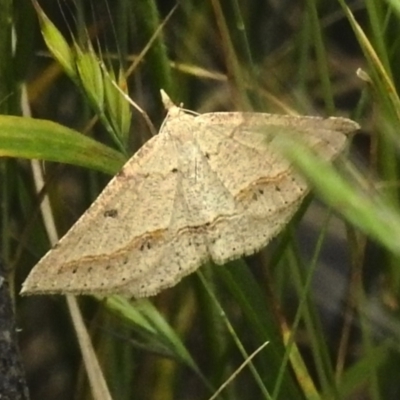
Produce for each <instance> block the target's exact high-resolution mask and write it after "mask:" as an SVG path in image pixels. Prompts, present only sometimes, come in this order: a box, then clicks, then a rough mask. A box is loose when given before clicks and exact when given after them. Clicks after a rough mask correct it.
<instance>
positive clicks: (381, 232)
mask: <svg viewBox="0 0 400 400" xmlns="http://www.w3.org/2000/svg"><path fill="white" fill-rule="evenodd" d="M279 146H280V148H281V150H282V152H283V154H284V155H285V156H286V157H287V158H288V159H290V160H291V161H292V162H293V164H294V165H295V166H296V168H298V169H299V170H300V171H301V173H302V174H303V175H305V176H306V178H307V179H308V180H309V181H310V182H311V184H312V185H313V187H314V188H315V191H316V193H317V194H318V195H319V196H320V197H321V198H322V199H323V200H324V201H325V202H326V203H327V204H329V205H330V206H332V207H333V208H334V209H335V210H336V211H337V212H339V213H340V214H341V215H342V216H343V217H344V218H346V219H347V221H349V222H350V223H351V224H353V225H355V226H357V227H358V228H359V229H361V230H362V231H363V232H364V233H365V234H367V235H370V236H371V237H372V238H374V239H375V240H377V241H378V242H379V243H381V244H382V245H383V246H385V247H386V248H387V249H388V250H389V251H391V252H393V253H394V254H396V255H400V215H399V213H398V211H397V210H395V209H394V208H393V205H392V204H391V203H389V202H388V201H387V199H386V198H383V197H382V196H378V195H373V194H372V193H366V191H365V190H362V189H361V188H357V187H356V186H355V185H354V183H352V182H349V181H348V180H346V179H345V178H344V177H343V176H341V175H340V174H339V173H338V172H337V171H335V169H334V168H333V167H332V165H331V164H330V163H328V162H326V161H324V160H321V158H319V157H318V156H316V155H315V154H314V152H313V151H312V150H310V149H309V148H308V147H307V146H305V145H304V144H303V143H301V142H300V141H299V140H295V139H294V138H289V137H285V138H283V137H282V138H281V139H280V143H279Z"/></svg>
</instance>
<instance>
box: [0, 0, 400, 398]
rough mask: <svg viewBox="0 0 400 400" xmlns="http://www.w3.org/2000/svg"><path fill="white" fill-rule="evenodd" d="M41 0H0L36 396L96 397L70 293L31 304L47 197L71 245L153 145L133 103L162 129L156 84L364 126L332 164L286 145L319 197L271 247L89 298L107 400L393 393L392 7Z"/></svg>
mask: <svg viewBox="0 0 400 400" xmlns="http://www.w3.org/2000/svg"><path fill="white" fill-rule="evenodd" d="M39 3H40V8H39V6H38V4H36V3H35V4H36V5H37V8H36V9H35V8H34V6H33V3H31V2H29V1H25V0H14V2H10V1H6V0H0V7H2V8H1V9H2V12H1V13H0V60H1V62H0V107H1V113H2V114H3V115H2V116H1V117H0V157H1V158H0V201H1V209H0V224H1V228H0V229H1V230H0V232H1V234H0V237H1V242H0V244H1V257H2V259H3V260H4V261H5V263H6V265H8V266H9V270H10V279H11V282H13V287H14V293H15V307H16V313H17V319H18V321H17V322H18V326H19V327H20V328H21V332H20V333H19V336H20V346H21V350H22V354H23V357H24V362H25V366H26V372H27V376H28V381H29V386H30V390H31V396H32V399H41V400H44V399H60V400H62V399H72V398H74V399H90V398H93V397H92V394H91V391H90V385H89V383H88V378H87V373H86V372H85V368H84V367H83V366H82V365H83V364H82V359H81V353H80V351H79V346H78V344H77V336H76V333H75V331H74V329H73V327H72V325H71V321H70V317H69V313H68V308H67V307H66V303H65V301H64V298H63V297H62V296H37V297H27V298H21V297H20V296H18V292H19V290H20V286H21V282H22V281H23V280H24V278H25V277H26V275H27V273H28V272H29V270H30V269H31V268H32V267H33V266H34V265H35V263H36V262H37V261H38V260H39V258H40V257H41V256H42V255H44V253H45V252H46V251H47V250H48V248H49V246H50V244H49V239H48V233H49V232H48V227H47V225H46V223H45V221H44V220H43V219H42V217H41V210H40V203H41V200H42V199H43V198H44V196H45V195H48V196H49V198H50V204H51V213H52V216H53V217H54V220H55V222H56V226H57V230H58V233H59V235H60V236H61V235H62V234H64V233H65V232H66V231H67V230H68V229H69V228H70V227H71V226H72V224H73V223H74V222H75V221H76V220H77V218H78V217H79V215H81V214H82V213H83V212H84V211H85V209H86V208H87V207H88V206H89V205H90V204H91V203H92V202H93V201H94V199H95V198H96V196H97V195H98V193H99V192H100V191H101V189H102V188H103V187H104V185H105V184H106V183H107V181H108V180H109V179H110V177H111V175H112V174H114V173H116V172H117V171H118V169H119V168H120V167H121V166H122V164H123V161H124V160H126V159H127V158H128V157H129V155H131V154H133V152H134V151H136V150H137V149H138V148H139V147H140V146H141V145H142V144H143V143H144V142H145V141H146V140H147V139H148V138H149V137H150V136H151V135H152V134H153V131H152V129H151V127H150V125H149V120H148V119H146V117H145V116H144V114H143V113H142V112H140V111H138V106H139V107H140V109H141V110H144V111H145V112H146V113H147V115H148V116H149V118H150V120H151V121H152V122H153V123H154V125H155V126H156V127H159V126H160V124H161V122H162V120H163V117H164V115H165V111H164V110H163V107H162V104H161V99H160V94H159V90H160V88H164V89H165V90H166V91H167V93H168V94H169V95H170V96H171V98H172V99H173V100H174V101H175V102H176V103H177V104H179V103H180V102H182V103H183V104H184V105H185V108H187V109H192V110H196V111H198V112H206V111H216V110H252V111H262V112H273V113H294V112H297V113H299V114H309V115H326V116H328V115H329V116H330V115H342V116H347V117H351V118H353V119H354V120H356V121H358V122H359V123H360V125H361V126H362V131H361V132H360V133H359V134H357V135H356V136H355V137H354V140H353V141H352V143H351V146H350V149H349V152H348V154H346V155H345V156H344V157H342V158H341V159H340V160H338V162H337V164H336V166H335V167H334V166H332V165H327V164H326V163H324V162H322V160H320V159H319V158H318V157H317V156H316V155H314V154H313V153H312V152H310V151H309V149H307V148H303V147H301V146H300V145H299V144H297V143H296V144H295V145H293V143H285V144H284V146H283V149H284V151H286V153H287V157H289V158H290V159H291V160H292V161H293V163H295V165H296V166H297V167H298V168H299V169H300V170H301V171H302V172H303V173H304V174H305V175H306V176H307V178H308V179H309V180H310V182H311V183H312V185H313V187H314V188H315V191H313V195H310V196H309V197H308V198H307V199H306V201H305V202H304V204H303V206H302V207H301V209H300V210H299V212H298V213H297V215H296V216H295V218H294V219H293V221H291V223H290V224H289V225H288V226H287V227H286V229H285V230H284V232H283V233H282V234H281V235H280V236H279V237H278V238H276V239H275V240H274V241H273V242H272V243H271V244H270V245H268V246H267V247H266V248H265V249H263V250H262V251H261V252H259V253H257V254H255V255H254V256H251V257H246V258H245V259H243V260H238V261H235V262H232V263H229V265H227V266H224V267H217V266H213V265H206V266H203V267H202V268H201V269H200V272H199V273H196V274H192V275H191V276H189V277H187V278H185V279H184V280H183V281H182V282H181V283H179V284H178V285H177V286H175V287H174V288H171V289H169V290H166V291H165V292H163V293H161V294H160V295H158V296H156V297H154V298H151V299H148V300H141V301H128V300H126V299H122V298H119V297H110V298H107V299H103V300H98V299H94V298H87V297H82V298H79V304H80V306H81V311H82V313H83V315H84V319H85V322H86V325H87V327H88V328H89V330H90V333H91V338H92V340H93V343H94V345H95V349H96V353H97V356H98V359H99V363H100V366H101V368H102V371H103V372H104V376H105V379H106V381H107V384H108V386H109V389H110V392H111V396H112V398H113V399H118V400H120V399H121V400H125V399H126V400H128V399H163V400H164V399H165V400H167V399H210V398H212V396H213V394H214V393H216V392H217V389H218V388H219V387H221V385H223V384H224V383H227V386H226V388H224V390H223V391H221V393H220V394H219V395H218V397H217V398H219V399H227V400H228V399H239V398H240V399H259V398H265V399H284V400H286V399H373V400H377V399H385V400H390V399H398V398H399V395H400V384H399V382H398V376H397V375H398V370H399V363H400V353H399V348H400V346H399V332H400V327H399V326H400V313H399V303H398V302H399V294H400V291H399V285H400V273H399V272H400V268H399V263H398V260H399V253H400V245H399V243H400V232H399V231H398V230H399V229H400V228H399V227H400V224H399V223H398V221H399V218H400V207H399V185H398V182H399V180H398V174H399V167H398V154H397V153H398V148H399V140H397V135H398V129H397V127H398V126H399V124H400V102H399V98H398V95H397V86H398V85H399V82H400V76H398V75H397V72H398V68H397V65H398V59H399V56H400V50H399V40H398V38H399V37H400V34H399V27H400V23H399V22H400V7H399V6H398V4H397V2H396V1H394V0H366V1H344V0H338V1H323V0H320V1H316V0H306V1H304V2H298V1H290V0H289V1H280V2H279V1H272V0H266V1H259V0H248V1H246V2H239V1H235V0H228V1H224V2H222V1H218V0H210V1H203V2H199V1H194V0H185V1H181V2H178V3H174V2H173V1H159V2H155V1H152V0H147V1H144V0H139V1H128V0H118V1H107V0H102V1H98V2H95V1H93V0H88V1H84V0H74V1H63V2H61V1H57V2H55V1H53V0H47V1H40V2H39ZM11 22H12V23H11ZM13 38H14V40H13ZM113 81H114V82H118V85H119V87H120V88H121V90H122V91H126V93H128V94H129V96H130V97H131V98H132V100H133V101H134V103H135V106H134V107H131V106H130V105H129V103H128V102H127V101H126V99H125V98H124V97H123V96H122V95H121V93H120V92H119V91H118V89H117V88H116V87H115V86H114V85H113V84H112V82H113ZM26 94H27V95H26ZM30 113H31V114H32V116H33V117H34V119H27V117H28V116H29V114H30ZM7 115H14V116H16V117H13V118H10V117H8V116H7ZM21 116H22V118H18V117H21ZM43 120H52V121H54V122H56V123H57V124H53V123H49V122H48V121H43ZM78 132H80V133H82V134H79V133H78ZM31 159H40V160H45V161H46V163H45V165H44V167H45V168H44V169H45V186H44V188H43V189H42V190H40V191H39V194H37V190H36V189H35V183H36V182H35V180H34V178H33V173H32V170H33V169H34V168H35V167H34V165H35V164H34V163H32V162H30V160H31ZM104 173H108V174H109V175H105V174H104ZM314 194H315V195H316V196H315V197H314ZM264 345H265V347H263V348H261V346H264ZM260 348H261V349H260ZM257 349H260V351H259V353H257V354H256V355H255V356H254V358H253V359H251V360H248V358H249V356H250V355H251V354H253V352H255V351H256V350H257ZM245 360H248V361H247V364H246V365H245V366H243V368H242V369H241V370H240V371H238V369H239V368H240V367H241V365H242V364H243V363H244V362H245ZM236 372H238V373H237V374H235V373H236ZM230 379H231V380H230ZM99 398H100V397H99ZM104 398H107V397H104Z"/></svg>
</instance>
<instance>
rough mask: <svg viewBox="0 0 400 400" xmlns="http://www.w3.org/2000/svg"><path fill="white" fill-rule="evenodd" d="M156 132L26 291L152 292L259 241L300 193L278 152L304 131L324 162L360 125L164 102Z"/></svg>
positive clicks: (281, 222)
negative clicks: (282, 142) (283, 140)
mask: <svg viewBox="0 0 400 400" xmlns="http://www.w3.org/2000/svg"><path fill="white" fill-rule="evenodd" d="M166 103H167V104H168V114H167V116H166V118H165V120H164V122H163V124H162V126H161V129H160V131H159V133H158V135H156V136H154V137H152V138H151V139H150V140H149V141H148V142H147V143H145V144H144V145H143V146H142V147H141V148H140V149H139V151H138V152H137V153H136V154H135V155H133V157H132V158H131V159H130V160H129V161H128V162H127V163H126V164H125V166H124V167H123V168H122V170H121V171H120V172H119V173H118V174H117V175H116V176H115V177H114V178H113V179H112V180H111V181H110V182H109V184H108V185H107V186H106V188H105V189H104V191H103V192H102V193H101V194H100V195H99V197H98V198H97V200H96V201H95V202H94V203H93V204H92V205H91V207H90V208H89V209H88V210H87V211H86V212H85V213H84V214H83V215H82V217H81V218H80V219H79V220H78V221H77V222H76V223H75V225H74V226H73V227H72V228H71V229H70V230H69V231H68V232H67V234H66V235H65V236H64V237H63V238H62V239H61V240H60V241H59V242H58V243H57V245H56V246H55V247H54V248H53V249H51V250H50V251H49V252H48V253H47V254H46V255H45V256H44V257H43V258H42V259H41V260H40V261H39V263H38V264H37V265H36V266H35V267H34V268H33V270H32V271H31V273H30V274H29V276H28V278H27V279H26V281H25V282H24V284H23V289H22V293H23V294H50V293H62V294H67V293H71V294H100V295H108V294H122V295H126V296H129V297H136V298H139V297H145V296H151V295H155V294H157V293H158V292H160V291H161V290H163V289H165V288H168V287H171V286H173V285H175V284H176V283H177V282H179V281H180V280H181V279H182V278H183V277H184V276H186V275H188V274H190V273H191V272H193V271H195V270H196V269H197V268H198V267H200V266H201V265H202V264H204V263H206V262H207V261H210V260H212V261H213V262H214V263H215V264H225V263H226V262H227V261H229V260H233V259H236V258H239V257H241V256H244V255H250V254H252V253H254V252H256V251H258V250H260V249H261V248H262V247H264V246H265V245H266V244H267V243H268V242H269V241H270V240H271V238H273V237H274V236H276V235H277V234H278V233H279V232H280V231H281V230H282V229H283V227H284V226H285V225H286V224H287V223H288V221H289V220H290V218H291V217H292V216H293V214H294V213H295V211H296V210H297V209H298V207H299V205H300V203H301V201H302V199H303V198H304V196H305V195H306V193H307V192H308V186H307V183H306V181H305V180H304V179H303V178H302V177H301V176H300V175H299V174H298V173H297V172H296V171H295V170H294V168H293V166H292V165H291V164H290V162H289V161H287V160H286V159H285V158H283V157H282V156H281V154H280V152H279V150H278V149H277V148H276V145H275V144H276V141H277V139H278V138H279V136H280V135H285V134H290V135H296V136H298V137H300V138H301V139H302V140H303V141H304V142H305V143H306V144H307V145H308V146H310V147H311V148H313V149H315V151H316V152H317V153H318V154H320V156H321V157H323V158H324V159H326V160H331V159H333V158H335V157H336V156H337V155H338V154H339V153H340V152H341V151H342V150H343V148H344V147H345V144H346V141H347V137H348V135H349V134H350V133H352V132H354V131H356V130H357V129H358V128H359V126H358V124H357V123H355V122H353V121H351V120H349V119H345V118H320V117H301V116H300V117H299V116H288V115H274V114H264V113H248V112H213V113H207V114H201V115H198V114H195V113H193V112H187V111H185V110H183V109H182V108H180V107H177V106H175V105H173V104H172V102H171V101H170V100H169V99H167V100H166Z"/></svg>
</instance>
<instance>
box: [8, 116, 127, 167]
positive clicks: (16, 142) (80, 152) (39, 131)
mask: <svg viewBox="0 0 400 400" xmlns="http://www.w3.org/2000/svg"><path fill="white" fill-rule="evenodd" d="M0 157H19V158H29V159H40V160H46V161H55V162H60V163H67V164H73V165H79V166H82V167H86V168H91V169H96V170H98V171H102V172H105V173H108V174H111V175H114V174H115V173H116V172H117V171H119V170H120V169H121V167H122V165H123V164H124V162H125V157H124V156H123V155H122V154H121V153H118V152H117V151H115V150H113V149H111V148H110V147H107V146H105V145H103V144H101V143H99V142H97V141H95V140H93V139H90V138H88V137H86V136H84V135H82V134H80V133H79V132H77V131H74V130H72V129H69V128H66V127H65V126H62V125H60V124H57V123H55V122H52V121H46V120H40V119H33V118H23V117H13V116H0Z"/></svg>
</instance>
